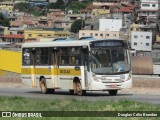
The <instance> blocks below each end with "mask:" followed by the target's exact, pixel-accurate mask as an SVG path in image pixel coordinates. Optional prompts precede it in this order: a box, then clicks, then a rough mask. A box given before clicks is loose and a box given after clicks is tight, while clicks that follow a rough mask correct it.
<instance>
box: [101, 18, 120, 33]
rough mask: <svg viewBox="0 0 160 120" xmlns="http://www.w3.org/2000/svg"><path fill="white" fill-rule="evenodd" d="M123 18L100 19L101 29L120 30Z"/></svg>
mask: <svg viewBox="0 0 160 120" xmlns="http://www.w3.org/2000/svg"><path fill="white" fill-rule="evenodd" d="M121 28H122V19H99V30H100V31H120V29H121Z"/></svg>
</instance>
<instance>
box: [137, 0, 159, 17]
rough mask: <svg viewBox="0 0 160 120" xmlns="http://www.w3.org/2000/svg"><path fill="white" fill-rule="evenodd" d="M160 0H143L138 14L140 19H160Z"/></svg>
mask: <svg viewBox="0 0 160 120" xmlns="http://www.w3.org/2000/svg"><path fill="white" fill-rule="evenodd" d="M159 3H160V0H141V8H140V11H139V14H138V17H139V19H141V18H142V17H146V18H154V19H157V18H158V19H159V17H160V12H159V10H160V4H159Z"/></svg>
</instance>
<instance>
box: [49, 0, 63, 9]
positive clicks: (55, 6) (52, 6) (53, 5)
mask: <svg viewBox="0 0 160 120" xmlns="http://www.w3.org/2000/svg"><path fill="white" fill-rule="evenodd" d="M48 9H61V10H64V9H65V4H64V1H63V0H57V2H56V3H49V4H48Z"/></svg>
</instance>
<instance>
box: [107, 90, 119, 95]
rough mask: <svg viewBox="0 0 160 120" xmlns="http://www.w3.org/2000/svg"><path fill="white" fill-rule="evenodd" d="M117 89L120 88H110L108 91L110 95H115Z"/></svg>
mask: <svg viewBox="0 0 160 120" xmlns="http://www.w3.org/2000/svg"><path fill="white" fill-rule="evenodd" d="M117 91H118V90H109V91H108V92H109V95H111V96H114V95H117Z"/></svg>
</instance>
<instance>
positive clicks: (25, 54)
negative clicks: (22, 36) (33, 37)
mask: <svg viewBox="0 0 160 120" xmlns="http://www.w3.org/2000/svg"><path fill="white" fill-rule="evenodd" d="M30 58H31V55H30V49H28V48H27V49H26V48H25V49H23V65H30V64H31V61H30Z"/></svg>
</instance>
